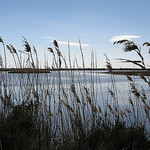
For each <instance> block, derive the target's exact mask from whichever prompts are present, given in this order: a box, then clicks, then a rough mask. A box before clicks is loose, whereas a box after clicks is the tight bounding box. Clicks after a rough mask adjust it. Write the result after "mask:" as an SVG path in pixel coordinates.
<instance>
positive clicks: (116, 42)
mask: <svg viewBox="0 0 150 150" xmlns="http://www.w3.org/2000/svg"><path fill="white" fill-rule="evenodd" d="M128 41H129V40H126V39H124V40H119V41H115V42H114V43H113V44H114V45H115V44H122V43H125V42H128Z"/></svg>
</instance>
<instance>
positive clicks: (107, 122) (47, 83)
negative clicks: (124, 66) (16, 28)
mask: <svg viewBox="0 0 150 150" xmlns="http://www.w3.org/2000/svg"><path fill="white" fill-rule="evenodd" d="M23 43H24V46H25V50H23V51H21V52H22V54H25V56H27V59H26V60H27V63H29V64H30V66H31V67H32V68H34V69H35V68H37V69H38V68H39V66H40V62H39V59H38V54H37V50H36V49H35V47H33V52H34V54H35V57H33V56H34V55H32V49H31V46H30V45H29V43H28V41H27V40H26V39H25V38H24V40H23ZM79 43H80V41H79ZM122 43H125V52H130V51H132V50H134V51H135V52H136V53H137V54H138V57H139V58H140V62H139V61H138V62H137V61H136V62H135V61H132V60H130V61H127V59H125V60H126V62H132V63H133V64H136V65H137V66H140V67H141V68H143V69H146V65H145V62H144V57H143V56H142V55H141V49H139V48H138V47H137V46H136V45H135V44H134V43H133V42H132V43H131V42H129V41H128V40H124V41H120V42H119V41H118V42H116V43H115V44H122ZM53 44H54V48H51V47H48V50H49V52H50V53H51V54H52V56H53V63H52V72H51V73H48V74H45V73H39V74H37V73H32V74H31V73H27V74H24V73H20V74H10V73H8V72H2V71H1V72H0V108H1V109H0V133H1V134H0V149H4V150H5V149H7V150H9V149H11V150H12V149H15V150H16V149H30V150H32V149H33V150H35V149H65V150H67V149H72V150H75V149H82V150H84V149H89V150H94V149H95V150H97V149H110V150H111V149H116V150H120V149H137V150H138V149H139V150H140V149H145V150H146V149H149V148H150V141H149V134H150V133H149V123H150V114H149V113H150V103H149V100H148V96H149V93H147V92H146V91H145V88H144V87H142V85H141V86H138V85H137V84H136V82H135V81H134V77H131V76H129V75H127V76H126V78H127V81H128V83H129V84H128V87H129V89H128V93H126V94H127V95H128V98H127V99H124V97H123V96H122V95H121V93H119V90H118V88H119V87H118V86H117V84H116V76H115V75H114V74H113V67H112V65H111V61H110V60H109V58H108V57H107V55H105V57H106V67H107V70H108V72H109V73H110V75H109V78H108V80H107V83H108V87H107V89H108V90H107V93H104V89H103V86H102V76H101V74H99V73H94V71H89V72H88V73H86V72H85V71H79V70H77V71H71V70H68V71H66V72H62V71H60V70H59V69H60V68H61V67H62V65H64V66H65V67H66V68H71V67H73V66H76V67H77V68H78V62H77V60H76V61H75V65H73V64H72V62H71V56H70V55H71V54H70V53H71V50H70V46H69V43H68V53H69V58H68V60H69V62H68V63H67V61H66V58H65V57H64V56H63V55H62V53H61V51H60V49H59V45H58V43H57V41H56V40H55V41H54V43H53ZM7 48H8V49H9V51H10V52H11V53H12V55H13V56H14V62H16V68H17V67H20V68H21V67H23V66H25V65H22V61H23V60H21V58H22V57H19V56H18V55H17V54H18V52H17V50H16V49H15V48H14V47H13V46H12V45H7ZM127 48H128V49H127ZM80 51H81V58H82V65H83V67H85V63H84V55H83V50H82V47H81V43H80ZM14 54H16V55H14ZM15 56H16V57H17V59H16V58H15ZM25 58H26V57H25ZM91 58H92V60H91V67H93V68H94V66H97V65H96V60H94V59H96V57H95V58H94V53H92V54H91ZM94 63H95V65H94ZM26 65H27V64H26ZM24 69H25V68H24ZM54 69H57V71H54ZM89 74H90V75H89ZM139 78H141V79H142V80H143V81H144V82H145V84H146V85H147V86H148V88H149V85H150V84H149V83H150V82H149V77H147V76H144V75H142V74H140V75H139ZM95 83H96V85H95ZM12 85H16V86H15V87H14V86H12ZM120 101H123V104H120Z"/></svg>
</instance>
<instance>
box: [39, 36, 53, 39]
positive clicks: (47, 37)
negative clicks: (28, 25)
mask: <svg viewBox="0 0 150 150" xmlns="http://www.w3.org/2000/svg"><path fill="white" fill-rule="evenodd" d="M41 38H42V39H54V38H55V37H53V36H42V37H41Z"/></svg>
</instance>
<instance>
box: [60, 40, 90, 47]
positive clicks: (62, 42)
mask: <svg viewBox="0 0 150 150" xmlns="http://www.w3.org/2000/svg"><path fill="white" fill-rule="evenodd" d="M57 42H58V44H62V45H68V42H64V41H57ZM69 45H70V46H79V43H75V42H69ZM81 46H82V47H88V46H90V45H89V44H83V43H81Z"/></svg>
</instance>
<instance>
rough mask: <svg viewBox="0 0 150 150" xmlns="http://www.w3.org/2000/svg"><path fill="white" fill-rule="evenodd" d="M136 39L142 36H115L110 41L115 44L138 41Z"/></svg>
mask: <svg viewBox="0 0 150 150" xmlns="http://www.w3.org/2000/svg"><path fill="white" fill-rule="evenodd" d="M136 38H141V36H136V35H119V36H113V37H112V38H111V39H110V41H111V42H115V41H119V40H125V39H126V40H131V39H136Z"/></svg>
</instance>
